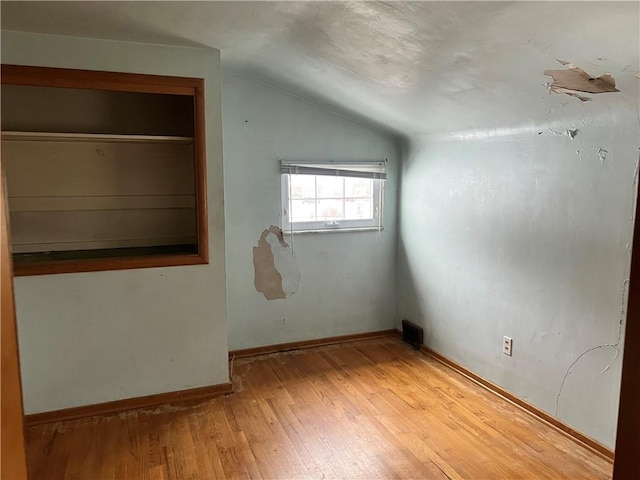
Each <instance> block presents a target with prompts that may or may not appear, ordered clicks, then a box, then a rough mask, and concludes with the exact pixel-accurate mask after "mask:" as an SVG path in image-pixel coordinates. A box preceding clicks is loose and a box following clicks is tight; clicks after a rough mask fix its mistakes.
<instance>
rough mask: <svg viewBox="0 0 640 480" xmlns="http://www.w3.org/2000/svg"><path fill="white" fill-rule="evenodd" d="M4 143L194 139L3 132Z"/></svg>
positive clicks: (186, 139)
mask: <svg viewBox="0 0 640 480" xmlns="http://www.w3.org/2000/svg"><path fill="white" fill-rule="evenodd" d="M2 141H31V142H38V141H41V142H96V141H97V142H117V143H182V144H191V143H193V138H192V137H176V136H167V135H114V134H109V133H54V132H9V131H7V132H4V131H3V132H2Z"/></svg>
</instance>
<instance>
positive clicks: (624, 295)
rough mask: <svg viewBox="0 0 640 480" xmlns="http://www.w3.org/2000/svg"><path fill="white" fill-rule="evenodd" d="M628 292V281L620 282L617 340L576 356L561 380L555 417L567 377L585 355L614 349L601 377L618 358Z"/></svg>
mask: <svg viewBox="0 0 640 480" xmlns="http://www.w3.org/2000/svg"><path fill="white" fill-rule="evenodd" d="M628 290H629V279H626V280H625V281H624V282H622V301H621V303H620V321H619V322H618V338H617V339H616V342H615V343H603V344H601V345H596V346H595V347H591V348H588V349H587V350H585V351H584V352H582V353H581V354H580V355H578V357H577V358H576V359H575V360H574V361H573V363H572V364H571V365H569V368H567V371H566V372H565V374H564V377H563V378H562V383H561V384H560V390H559V391H558V395H556V410H555V414H554V415H555V416H556V417H557V416H558V410H559V409H560V396H561V395H562V391H563V389H564V384H565V382H566V381H567V378H569V375H570V374H571V369H572V368H573V367H574V366H575V365H576V364H577V363H578V362H579V361H580V360H581V359H582V358H583V357H584V356H585V355H587V354H589V353H591V352H594V351H596V350H600V349H602V348H614V349H615V350H616V355H615V357H614V358H613V360H611V362H609V364H608V365H607V366H606V367H605V369H604V370H602V371H601V372H600V375H603V374H604V373H606V372H607V370H609V368H611V366H612V365H613V364H614V362H615V361H616V360H617V359H618V357H619V356H620V349H619V348H618V347H619V346H620V340H621V339H622V326H623V325H624V319H625V316H626V308H625V307H626V300H627V293H628Z"/></svg>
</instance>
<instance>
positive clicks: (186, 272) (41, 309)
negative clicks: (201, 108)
mask: <svg viewBox="0 0 640 480" xmlns="http://www.w3.org/2000/svg"><path fill="white" fill-rule="evenodd" d="M2 62H3V63H9V64H21V65H40V66H48V67H65V68H79V69H89V70H106V71H116V72H135V73H147V74H157V75H174V76H187V77H199V78H204V79H205V97H206V136H207V137H206V140H207V183H208V202H209V238H210V252H211V263H210V264H209V265H198V266H185V267H169V268H150V269H140V270H123V271H111V272H96V273H75V274H63V275H47V276H39V277H20V278H16V281H15V290H16V304H17V318H18V331H19V343H20V354H21V368H22V382H23V389H24V403H25V412H26V413H37V412H43V411H49V410H55V409H60V408H66V407H74V406H79V405H88V404H94V403H100V402H107V401H112V400H119V399H123V398H130V397H137V396H142V395H150V394H154V393H161V392H169V391H174V390H180V389H185V388H191V387H199V386H205V385H214V384H219V383H224V382H226V381H228V361H227V321H226V291H225V273H224V272H225V243H224V242H225V237H224V209H223V181H222V179H223V171H222V128H221V111H220V57H219V51H218V50H215V49H195V48H177V47H165V46H152V45H145V44H135V43H124V42H115V41H105V40H94V39H86V38H73V37H62V36H54V35H39V34H30V33H18V32H10V31H4V32H2Z"/></svg>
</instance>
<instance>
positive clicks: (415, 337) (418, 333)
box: [402, 320, 423, 350]
mask: <svg viewBox="0 0 640 480" xmlns="http://www.w3.org/2000/svg"><path fill="white" fill-rule="evenodd" d="M402 340H403V341H404V342H407V343H408V344H409V345H411V346H412V347H413V348H415V349H416V350H417V349H419V348H420V345H422V340H423V335H422V328H420V327H419V326H418V325H416V324H415V323H411V322H410V321H409V320H402Z"/></svg>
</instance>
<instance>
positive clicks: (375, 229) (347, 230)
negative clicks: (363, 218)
mask: <svg viewBox="0 0 640 480" xmlns="http://www.w3.org/2000/svg"><path fill="white" fill-rule="evenodd" d="M383 230H384V227H380V228H378V227H364V228H327V229H322V230H294V231H291V230H284V229H283V230H282V233H283V234H284V235H289V236H291V235H298V234H299V233H304V234H307V233H354V232H382V231H383Z"/></svg>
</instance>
